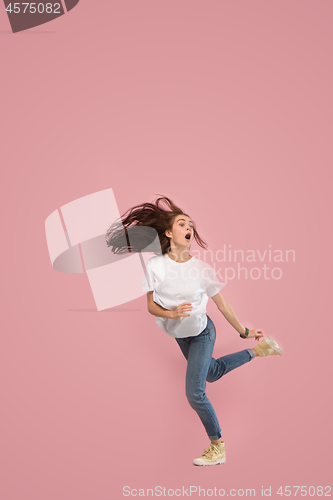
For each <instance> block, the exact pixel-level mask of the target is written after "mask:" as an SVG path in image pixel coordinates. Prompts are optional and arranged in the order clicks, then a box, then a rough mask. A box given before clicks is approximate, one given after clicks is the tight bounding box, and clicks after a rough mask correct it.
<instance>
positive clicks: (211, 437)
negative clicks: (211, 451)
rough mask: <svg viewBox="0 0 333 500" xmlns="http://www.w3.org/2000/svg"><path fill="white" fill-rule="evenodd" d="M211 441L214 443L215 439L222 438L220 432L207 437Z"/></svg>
mask: <svg viewBox="0 0 333 500" xmlns="http://www.w3.org/2000/svg"><path fill="white" fill-rule="evenodd" d="M208 437H209V439H210V440H211V441H216V440H217V439H220V437H222V432H219V433H218V434H216V435H215V436H208Z"/></svg>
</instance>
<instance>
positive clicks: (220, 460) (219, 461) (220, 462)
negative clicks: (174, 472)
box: [192, 458, 226, 467]
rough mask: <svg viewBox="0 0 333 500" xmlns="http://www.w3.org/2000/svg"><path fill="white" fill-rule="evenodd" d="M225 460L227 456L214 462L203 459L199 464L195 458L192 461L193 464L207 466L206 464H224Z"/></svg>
mask: <svg viewBox="0 0 333 500" xmlns="http://www.w3.org/2000/svg"><path fill="white" fill-rule="evenodd" d="M225 462H226V458H220V459H219V460H218V461H217V462H213V463H212V462H204V461H202V463H198V464H197V463H195V461H194V460H193V462H192V463H193V465H197V466H199V467H200V466H201V467H202V466H205V465H223V464H225Z"/></svg>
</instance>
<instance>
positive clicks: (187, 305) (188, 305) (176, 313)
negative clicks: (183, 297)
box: [172, 302, 193, 319]
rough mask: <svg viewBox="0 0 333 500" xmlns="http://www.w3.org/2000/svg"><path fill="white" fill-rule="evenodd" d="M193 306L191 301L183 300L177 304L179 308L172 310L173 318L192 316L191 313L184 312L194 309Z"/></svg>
mask: <svg viewBox="0 0 333 500" xmlns="http://www.w3.org/2000/svg"><path fill="white" fill-rule="evenodd" d="M192 309H193V307H192V304H191V303H190V302H183V303H182V304H180V305H179V306H177V309H175V310H174V311H172V319H179V318H182V317H184V316H191V315H190V314H184V311H192Z"/></svg>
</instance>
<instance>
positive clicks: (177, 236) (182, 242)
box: [165, 214, 193, 248]
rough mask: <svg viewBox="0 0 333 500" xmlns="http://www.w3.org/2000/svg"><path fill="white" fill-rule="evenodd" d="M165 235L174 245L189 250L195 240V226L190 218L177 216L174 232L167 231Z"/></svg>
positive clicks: (173, 227)
mask: <svg viewBox="0 0 333 500" xmlns="http://www.w3.org/2000/svg"><path fill="white" fill-rule="evenodd" d="M165 234H166V236H167V237H168V238H170V240H171V241H172V242H173V243H174V245H176V246H184V247H186V248H188V247H189V246H190V244H191V242H192V240H193V224H192V221H191V219H190V217H188V216H187V215H184V214H181V215H176V217H175V219H174V221H173V226H172V231H165ZM186 235H187V238H186Z"/></svg>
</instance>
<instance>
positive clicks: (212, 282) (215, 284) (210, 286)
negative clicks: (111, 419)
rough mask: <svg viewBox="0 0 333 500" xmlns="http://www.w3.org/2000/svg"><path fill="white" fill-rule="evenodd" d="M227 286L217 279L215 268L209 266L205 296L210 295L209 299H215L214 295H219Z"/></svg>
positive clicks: (206, 271) (206, 270)
mask: <svg viewBox="0 0 333 500" xmlns="http://www.w3.org/2000/svg"><path fill="white" fill-rule="evenodd" d="M225 285H226V284H225V283H222V282H221V281H219V280H218V279H217V276H216V273H215V269H214V268H213V267H211V266H209V267H208V268H206V269H205V287H206V288H205V294H206V295H208V297H214V295H216V294H217V293H219V291H220V290H222V288H223V287H224V286H225Z"/></svg>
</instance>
